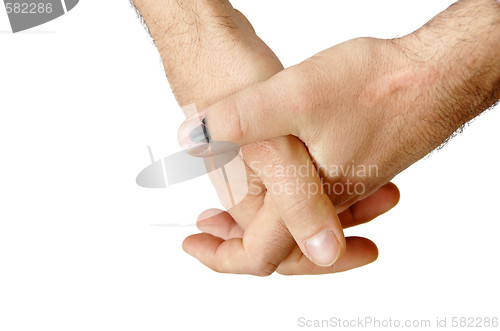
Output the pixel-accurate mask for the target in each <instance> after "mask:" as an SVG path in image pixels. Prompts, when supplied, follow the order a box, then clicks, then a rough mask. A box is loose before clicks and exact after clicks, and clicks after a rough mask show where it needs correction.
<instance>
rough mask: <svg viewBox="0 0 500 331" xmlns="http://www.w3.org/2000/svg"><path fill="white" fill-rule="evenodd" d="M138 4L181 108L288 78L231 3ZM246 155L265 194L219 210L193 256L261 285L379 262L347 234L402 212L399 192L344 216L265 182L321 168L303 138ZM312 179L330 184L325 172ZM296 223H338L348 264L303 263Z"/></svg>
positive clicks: (320, 200)
mask: <svg viewBox="0 0 500 331" xmlns="http://www.w3.org/2000/svg"><path fill="white" fill-rule="evenodd" d="M134 4H135V5H136V7H137V9H138V11H139V12H140V13H141V14H142V16H143V18H144V20H145V22H146V23H147V25H148V28H149V31H150V33H151V35H152V36H153V38H154V40H155V44H156V45H157V47H158V50H159V51H160V55H161V57H162V60H163V63H164V67H165V72H166V74H167V78H168V79H169V82H170V84H171V86H172V89H173V91H174V94H175V96H176V98H177V100H178V102H179V104H180V105H187V104H190V103H196V105H197V106H198V107H206V106H207V105H209V104H211V103H213V102H215V101H217V100H219V99H222V98H224V97H227V96H229V95H231V94H233V93H235V92H237V91H239V90H241V89H243V88H245V87H248V86H250V85H251V84H254V83H257V82H260V81H264V80H266V79H268V78H270V77H271V76H272V75H274V74H276V73H278V72H280V71H281V70H282V69H283V67H282V65H281V63H280V62H279V60H278V59H277V58H276V56H275V55H274V53H273V52H272V51H271V50H270V49H269V48H268V47H267V46H266V45H265V44H264V43H263V42H262V41H261V40H260V39H259V38H258V37H257V35H256V34H255V32H254V30H253V28H252V27H251V25H250V24H249V22H248V21H247V20H246V19H245V18H244V16H243V15H241V14H240V13H239V12H237V11H236V10H234V9H233V8H232V7H231V6H230V4H229V3H228V2H225V1H200V0H198V1H180V0H178V1H161V2H160V1H154V0H135V1H134ZM242 152H243V157H244V161H245V163H246V165H247V167H246V171H247V178H248V181H249V183H251V187H252V188H257V189H254V190H251V191H250V192H249V194H248V195H247V196H246V198H245V199H243V201H241V202H240V203H238V204H237V205H236V206H234V207H232V208H230V209H229V210H228V212H222V211H214V210H209V211H206V212H204V213H203V214H202V215H200V221H199V222H198V226H199V228H200V229H201V230H202V231H203V233H201V234H197V235H194V236H191V237H189V238H187V239H186V240H185V242H184V245H183V247H184V249H185V250H186V251H187V252H188V253H189V254H191V255H193V256H194V257H196V258H198V259H199V260H200V261H201V262H203V263H204V264H206V265H207V266H209V267H210V268H212V269H214V270H216V271H219V272H232V273H248V274H253V275H259V276H267V275H270V274H271V273H273V272H274V271H276V270H277V271H278V272H280V273H282V274H321V273H331V272H337V271H344V270H349V269H352V268H355V267H359V266H362V265H365V264H367V263H370V262H372V261H374V260H375V259H376V257H377V254H378V252H377V248H376V246H375V245H374V244H373V243H372V242H371V241H369V240H368V239H365V238H357V237H352V238H347V240H345V241H344V240H343V234H342V227H350V226H355V225H358V224H361V223H365V222H368V221H370V220H371V219H373V218H375V217H377V216H378V215H381V214H382V213H384V212H386V211H388V210H389V209H391V208H392V207H394V206H395V205H396V204H397V202H398V200H399V192H398V190H397V188H396V187H395V186H394V185H393V184H387V185H385V186H383V187H382V188H381V189H380V190H378V191H377V192H375V193H374V194H373V195H371V196H370V197H368V198H367V199H365V200H363V201H359V202H358V203H355V204H353V205H352V206H349V207H350V208H347V207H346V208H344V210H343V212H342V213H340V214H339V215H337V211H336V210H335V208H334V205H333V204H332V202H331V201H330V200H329V199H328V197H327V196H326V195H325V194H324V193H318V194H315V195H314V196H313V197H312V198H311V199H305V198H304V197H300V196H297V195H294V196H292V197H290V196H280V195H278V194H272V192H270V191H268V190H266V186H269V185H272V184H273V183H276V182H278V184H280V183H282V182H283V178H280V177H277V176H273V175H272V174H271V175H264V174H263V173H262V171H260V170H262V168H264V167H266V166H274V165H275V164H281V163H286V164H295V165H297V166H298V165H304V164H308V165H309V166H310V167H311V168H312V169H314V166H313V165H312V163H311V159H310V157H309V154H308V152H307V149H306V148H305V146H304V145H303V143H302V142H301V141H300V140H299V139H297V138H296V137H291V136H290V137H280V138H276V139H272V140H270V141H267V142H258V143H255V144H250V145H248V146H245V147H244V148H243V149H242ZM253 161H258V162H253ZM252 165H253V166H252ZM257 174H259V176H258V175H257ZM212 180H213V182H214V184H215V186H216V188H218V189H223V188H224V185H223V183H221V182H220V177H219V178H212ZM290 180H291V178H290ZM303 180H304V181H306V182H315V183H319V185H321V184H320V182H319V175H318V173H317V172H315V174H312V175H311V176H308V177H307V178H305V179H303ZM247 184H248V183H247ZM298 201H299V202H300V201H304V202H303V204H302V207H303V208H302V209H303V210H302V211H301V210H293V209H292V208H291V207H290V206H292V207H293V204H296V203H297V202H298ZM287 214H293V217H294V218H295V219H297V220H300V219H304V220H307V222H305V223H304V225H307V224H309V223H314V218H313V217H312V216H318V217H319V218H321V219H323V220H329V222H330V223H329V225H330V226H332V228H333V229H334V231H337V233H338V234H339V236H341V240H342V241H343V242H342V248H341V249H342V251H341V254H345V256H344V257H343V258H342V259H341V260H340V261H339V262H338V263H336V264H334V265H328V266H318V265H316V264H314V263H312V262H311V261H310V260H309V259H308V258H307V257H305V256H304V254H303V250H304V243H303V242H304V240H302V239H299V240H298V241H296V240H294V238H293V237H292V235H291V234H290V231H289V229H288V227H287V225H288V224H286V222H285V221H284V220H283V215H287ZM293 217H292V219H294V218H293ZM288 219H290V218H288ZM316 223H318V222H316ZM332 224H333V225H332ZM312 229H313V230H314V227H313V228H312ZM307 230H308V229H307V228H306V229H305V230H304V232H306V231H307ZM309 231H310V230H309ZM339 232H340V233H339ZM296 242H298V243H299V244H298V245H297V243H296ZM299 246H302V250H301V247H299Z"/></svg>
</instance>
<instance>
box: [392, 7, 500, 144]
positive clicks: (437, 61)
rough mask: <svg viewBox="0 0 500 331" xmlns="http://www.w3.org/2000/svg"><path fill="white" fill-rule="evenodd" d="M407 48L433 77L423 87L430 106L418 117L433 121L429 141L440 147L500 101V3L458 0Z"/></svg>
mask: <svg viewBox="0 0 500 331" xmlns="http://www.w3.org/2000/svg"><path fill="white" fill-rule="evenodd" d="M402 45H404V47H405V53H406V55H407V56H408V59H409V60H410V62H413V63H417V64H416V65H417V66H419V65H423V66H424V67H427V70H428V77H430V79H429V80H428V81H427V83H428V84H427V85H426V86H424V87H423V91H424V93H425V94H426V96H427V98H428V100H427V101H428V103H427V104H428V107H422V109H421V110H422V111H421V112H420V113H419V114H418V117H419V118H420V119H423V121H425V122H426V123H427V124H426V125H427V130H426V134H427V139H429V141H428V143H431V144H434V145H438V144H440V143H441V142H442V141H443V140H445V139H446V138H447V137H448V136H449V135H451V134H452V133H453V132H454V131H455V130H457V129H458V128H459V127H460V126H462V125H463V124H464V123H466V122H467V121H469V120H471V119H473V118H474V117H476V116H478V115H479V114H480V113H482V112H483V111H484V110H486V109H487V108H489V107H490V106H492V105H493V104H494V103H495V102H496V101H497V100H499V99H500V3H499V2H498V1H496V0H462V1H458V2H457V3H455V4H454V5H452V6H451V7H450V8H449V9H447V10H446V11H444V12H443V13H441V14H440V15H438V16H437V17H436V18H434V19H433V20H431V21H430V22H429V23H428V24H426V25H425V26H424V27H422V28H421V29H420V30H418V31H416V32H415V33H413V34H411V35H409V36H407V37H404V38H403V40H402ZM434 147H435V146H432V148H434Z"/></svg>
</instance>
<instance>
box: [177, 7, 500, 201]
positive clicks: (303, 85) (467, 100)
mask: <svg viewBox="0 0 500 331" xmlns="http://www.w3.org/2000/svg"><path fill="white" fill-rule="evenodd" d="M498 54H500V5H499V4H498V2H496V1H493V0H463V1H459V2H457V3H456V4H454V5H453V6H451V7H450V8H449V9H448V10H446V11H445V12H443V13H441V14H440V15H439V16H437V17H436V18H434V19H433V20H432V21H431V22H430V23H428V24H427V25H426V26H424V27H423V28H421V29H420V30H419V31H416V32H415V33H413V34H410V35H408V36H406V37H403V38H400V39H395V40H381V39H373V38H360V39H355V40H351V41H348V42H346V43H343V44H341V45H338V46H335V47H333V48H331V49H328V50H326V51H323V52H321V53H319V54H317V55H315V56H313V57H312V58H310V59H308V60H306V61H304V62H303V63H301V64H299V65H296V66H294V67H291V68H289V69H286V70H284V71H282V72H280V73H278V74H277V75H275V76H273V77H272V78H270V79H268V80H267V81H265V82H261V83H259V84H255V85H253V86H251V87H250V88H248V89H245V90H243V91H240V92H238V93H236V94H234V95H232V96H230V97H228V98H226V99H224V100H221V101H219V102H217V103H215V104H214V105H212V106H210V107H208V108H206V109H204V110H203V111H202V116H203V117H204V119H203V123H204V124H205V126H206V127H205V128H204V129H205V130H204V132H206V133H207V134H206V136H201V139H200V135H194V134H193V132H194V133H196V132H199V131H200V128H199V127H198V126H197V124H198V123H199V120H198V119H191V120H188V121H186V122H185V123H184V124H183V125H182V127H181V128H180V131H179V140H180V143H181V145H182V146H183V147H185V148H188V147H192V146H193V145H200V144H204V143H205V142H206V141H210V140H214V141H232V142H236V143H239V144H240V145H245V144H248V143H253V142H256V141H261V140H266V139H270V138H273V137H278V136H287V135H293V136H296V137H298V138H300V139H301V140H302V141H303V142H304V144H305V145H306V146H307V148H308V151H309V153H310V155H311V157H312V158H313V161H314V164H315V165H316V167H317V168H318V170H319V172H320V175H321V176H322V177H323V178H324V181H325V189H326V191H327V193H328V195H329V197H330V199H331V200H332V201H333V202H334V203H335V206H336V208H337V211H342V210H344V209H345V208H346V207H348V206H350V205H352V203H354V202H356V201H358V200H359V199H362V198H364V197H366V196H368V195H370V194H371V193H373V192H374V191H375V190H376V189H377V188H379V187H380V186H381V185H383V184H385V183H387V182H388V181H389V180H390V179H391V178H393V177H394V176H395V175H396V174H398V173H399V172H401V171H402V170H404V169H405V168H407V167H408V166H410V165H411V164H412V163H414V162H415V161H417V160H419V159H420V158H422V157H423V156H425V155H426V154H427V153H429V152H430V151H431V150H433V149H434V148H436V147H437V146H439V145H440V144H442V142H443V141H445V140H446V139H447V138H448V137H449V136H450V135H451V134H452V133H453V132H454V131H455V130H457V129H458V128H459V127H460V126H461V125H463V124H464V123H465V122H467V121H469V120H470V119H472V118H473V117H475V116H477V115H478V114H480V113H481V112H482V111H484V110H485V109H486V108H488V107H490V106H491V105H492V104H493V103H494V102H495V101H497V100H498V99H499V98H500V65H499V62H498ZM193 137H194V138H197V139H198V140H196V139H193ZM283 167H286V164H284V165H283Z"/></svg>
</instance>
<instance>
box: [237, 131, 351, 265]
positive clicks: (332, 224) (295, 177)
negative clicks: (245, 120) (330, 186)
mask: <svg viewBox="0 0 500 331" xmlns="http://www.w3.org/2000/svg"><path fill="white" fill-rule="evenodd" d="M265 148H266V151H267V152H269V154H271V155H273V158H272V160H267V161H265V160H264V161H259V162H251V163H250V167H251V168H252V169H253V170H254V172H255V173H256V174H257V175H258V176H259V177H260V178H261V180H262V181H263V182H264V184H265V186H266V189H267V191H266V195H268V196H269V197H270V198H271V200H272V202H273V203H274V205H275V207H276V209H277V210H278V212H279V214H280V216H281V218H282V220H283V223H284V225H285V226H286V227H287V228H288V230H289V231H290V234H291V235H292V236H293V238H294V239H295V242H296V243H297V245H298V246H299V248H300V250H301V251H302V252H303V253H304V255H305V256H306V257H307V258H308V259H309V260H310V261H311V262H313V263H314V264H316V265H318V266H322V267H327V266H331V265H333V264H334V263H336V262H337V261H339V260H340V259H341V258H342V257H343V255H344V254H345V250H346V241H345V237H344V233H343V230H342V224H341V222H340V220H339V217H338V215H337V212H336V210H335V207H334V206H333V204H332V202H331V201H330V199H329V198H328V195H327V194H326V192H325V191H324V190H323V185H322V182H321V179H320V177H319V174H318V172H317V170H316V168H315V166H314V164H313V163H312V161H311V159H310V157H309V154H308V152H307V149H306V147H305V146H304V145H303V144H302V142H301V141H300V140H299V139H298V138H294V137H292V138H290V137H286V138H285V137H282V138H277V139H273V141H272V142H271V143H269V144H266V147H265ZM246 153H248V154H250V156H252V154H253V153H261V149H259V150H256V151H252V149H250V150H249V151H247V152H246Z"/></svg>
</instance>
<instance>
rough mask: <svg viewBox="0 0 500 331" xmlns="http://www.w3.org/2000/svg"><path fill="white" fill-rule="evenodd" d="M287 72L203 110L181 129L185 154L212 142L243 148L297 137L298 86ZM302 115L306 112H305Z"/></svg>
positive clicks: (180, 138)
mask: <svg viewBox="0 0 500 331" xmlns="http://www.w3.org/2000/svg"><path fill="white" fill-rule="evenodd" d="M290 73H291V70H290V69H286V70H284V71H282V72H280V73H278V74H277V75H275V76H273V77H271V78H270V79H268V80H267V81H264V82H261V83H258V84H255V85H252V86H250V87H248V88H247V89H244V90H242V91H240V92H237V93H235V94H233V95H232V96H229V97H228V98H225V99H223V100H220V101H219V102H217V103H215V104H213V105H212V106H210V107H208V108H206V109H204V110H202V111H201V112H200V113H201V115H196V116H194V117H191V118H190V119H188V120H186V121H185V122H184V123H183V124H182V125H181V127H180V128H179V133H178V139H179V144H180V146H181V147H182V148H183V149H184V150H190V149H192V148H194V147H200V146H204V145H207V144H208V143H210V142H212V141H231V142H234V143H237V144H239V145H240V146H243V145H246V144H249V143H252V142H257V141H262V140H267V139H271V138H275V137H280V136H286V135H289V134H292V135H296V128H297V127H298V126H297V125H296V123H301V121H300V118H299V112H297V111H294V110H297V109H300V108H301V104H302V103H301V102H300V100H299V99H300V98H299V95H300V93H299V91H300V89H299V87H298V83H299V82H300V80H296V79H290V78H289V77H291V74H290ZM302 113H303V112H302Z"/></svg>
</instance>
